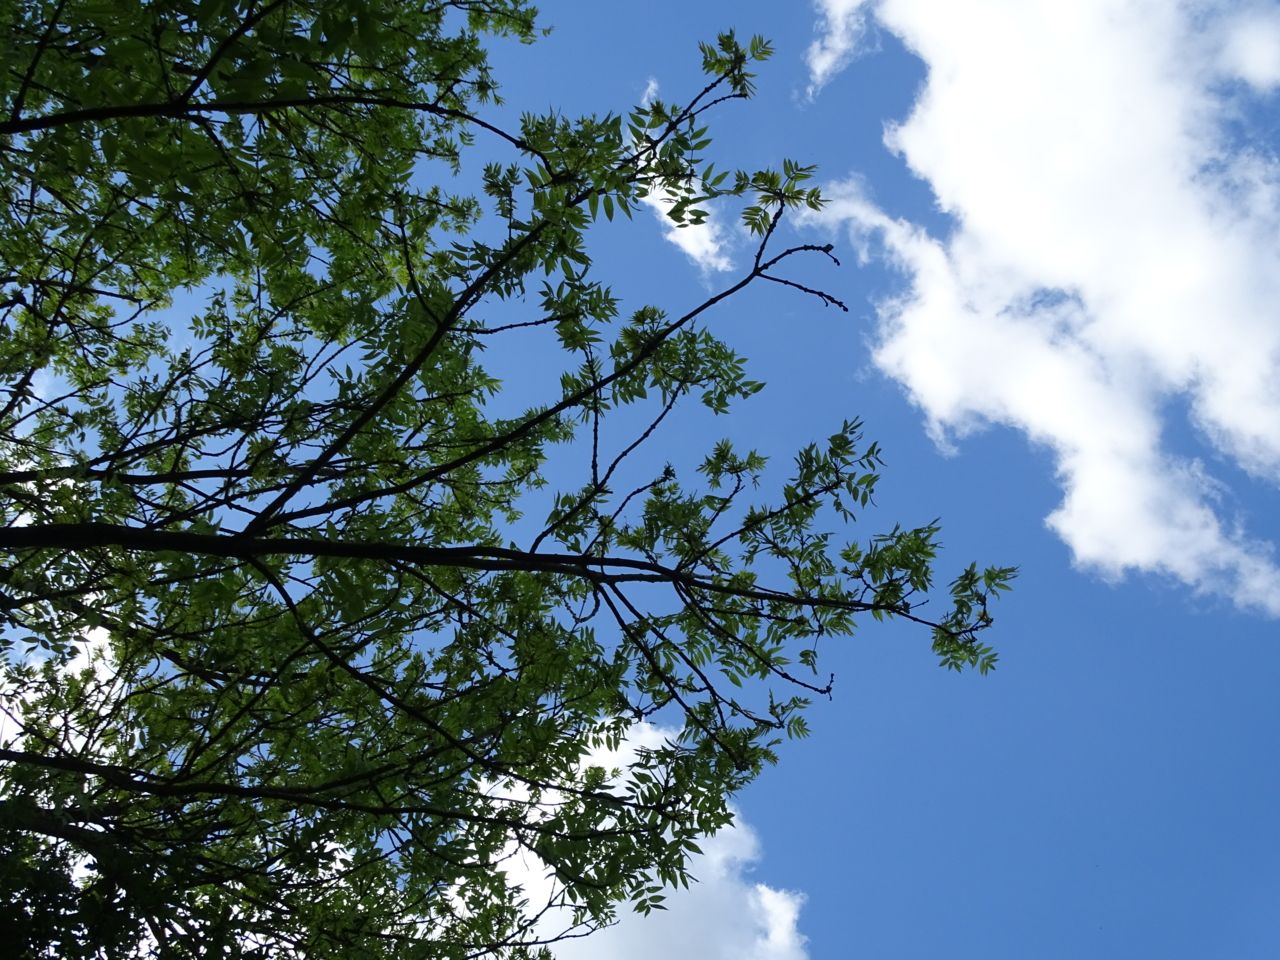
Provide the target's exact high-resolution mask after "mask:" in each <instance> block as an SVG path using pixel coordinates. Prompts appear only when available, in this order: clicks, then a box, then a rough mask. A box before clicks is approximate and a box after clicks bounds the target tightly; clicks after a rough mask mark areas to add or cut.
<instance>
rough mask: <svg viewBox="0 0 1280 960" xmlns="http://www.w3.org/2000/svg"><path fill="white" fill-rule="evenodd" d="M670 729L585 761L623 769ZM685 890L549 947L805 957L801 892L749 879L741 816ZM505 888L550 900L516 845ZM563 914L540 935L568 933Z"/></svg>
mask: <svg viewBox="0 0 1280 960" xmlns="http://www.w3.org/2000/svg"><path fill="white" fill-rule="evenodd" d="M672 735H673V731H670V730H664V729H663V728H661V727H655V726H652V725H650V724H638V725H637V726H636V727H634V728H633V729H632V731H631V734H630V737H629V739H628V741H627V742H624V743H623V744H622V745H621V747H620V749H618V750H616V751H611V752H607V751H603V750H597V751H594V752H593V753H592V754H591V756H590V758H589V763H590V764H592V765H595V766H602V767H604V768H605V769H606V770H621V771H625V770H626V768H627V767H628V766H630V765H631V764H632V763H634V762H635V760H636V751H637V750H638V749H640V748H644V747H648V748H657V747H659V746H660V745H661V744H662V743H663V742H664V741H665V740H666V739H667V738H669V737H670V736H672ZM699 846H700V847H701V848H702V853H701V855H698V856H695V857H694V859H693V861H692V864H691V873H692V874H693V876H694V877H695V878H696V879H697V882H696V883H693V884H691V885H690V886H689V887H688V888H683V887H682V888H677V889H673V890H668V891H666V896H667V900H666V903H665V907H666V909H665V910H658V911H654V912H652V913H650V914H649V915H648V916H640V915H637V914H634V913H623V914H622V915H621V916H620V918H619V921H618V923H616V924H615V925H614V926H611V927H607V928H605V929H603V930H598V931H596V932H594V933H592V934H590V935H589V936H586V937H582V938H580V939H568V940H563V941H561V942H560V943H557V944H556V945H555V947H554V948H553V949H554V953H555V955H556V957H557V960H651V958H652V957H654V956H664V955H665V956H689V957H697V958H699V960H807V958H808V952H807V950H806V949H805V937H804V936H803V935H802V934H801V933H800V931H799V926H798V922H799V917H800V908H801V906H802V905H803V903H804V895H803V894H800V893H797V892H794V891H789V890H779V889H776V888H774V887H770V886H767V885H765V884H763V883H759V882H757V881H755V880H754V879H753V878H752V876H751V873H752V869H753V867H754V865H755V864H756V863H757V862H758V861H759V859H760V841H759V839H758V837H757V836H756V833H755V831H754V830H752V829H751V827H750V826H749V825H748V824H746V823H744V822H743V821H742V819H741V818H740V817H738V818H736V819H735V822H734V823H733V824H732V825H730V826H729V827H727V828H725V829H724V830H721V831H720V832H719V833H718V834H716V835H715V836H714V837H708V838H706V839H704V840H702V841H700V843H699ZM504 870H505V871H506V874H507V877H508V879H509V881H510V882H511V883H514V884H519V885H520V886H521V887H522V889H523V891H524V893H525V895H526V897H527V898H528V900H529V903H530V905H531V908H532V909H534V910H540V909H541V906H542V905H543V904H546V903H548V902H550V901H552V900H554V899H555V893H556V886H555V883H554V881H553V880H552V879H551V878H550V877H549V876H548V875H547V871H546V868H545V865H543V864H542V863H541V862H539V861H538V860H537V858H536V857H534V856H532V855H531V854H529V853H527V852H524V851H519V850H518V849H517V848H516V847H515V846H514V845H513V846H512V848H511V850H510V856H509V859H508V860H507V862H506V863H505V864H504ZM568 927H569V923H568V920H567V913H565V912H564V911H556V910H551V911H548V912H547V913H545V914H544V915H543V916H542V917H541V919H540V922H539V924H538V928H537V929H538V931H539V933H540V935H541V936H547V937H550V936H554V935H555V934H557V933H559V932H561V931H563V930H565V929H567V928H568Z"/></svg>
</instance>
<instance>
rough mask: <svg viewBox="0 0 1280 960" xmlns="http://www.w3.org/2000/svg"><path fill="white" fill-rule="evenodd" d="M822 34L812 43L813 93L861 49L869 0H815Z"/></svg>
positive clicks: (810, 52) (807, 57)
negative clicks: (867, 0) (860, 42)
mask: <svg viewBox="0 0 1280 960" xmlns="http://www.w3.org/2000/svg"><path fill="white" fill-rule="evenodd" d="M814 6H815V7H816V8H817V10H818V17H819V19H818V25H817V26H818V37H817V39H815V40H814V41H813V43H811V44H809V50H808V52H807V53H806V54H805V61H806V62H807V63H808V65H809V90H808V93H809V96H810V97H813V96H815V95H816V94H817V92H818V91H819V90H821V89H822V88H823V87H825V86H826V85H827V83H828V82H829V81H830V80H831V78H832V77H834V76H835V75H836V74H837V73H839V72H840V71H841V70H843V69H844V68H845V67H846V66H848V65H849V61H851V60H852V59H853V57H854V54H855V53H857V52H858V42H859V41H860V40H861V39H862V37H863V33H864V31H865V28H866V12H865V11H866V7H867V2H866V0H814Z"/></svg>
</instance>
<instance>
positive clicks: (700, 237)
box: [640, 77, 733, 276]
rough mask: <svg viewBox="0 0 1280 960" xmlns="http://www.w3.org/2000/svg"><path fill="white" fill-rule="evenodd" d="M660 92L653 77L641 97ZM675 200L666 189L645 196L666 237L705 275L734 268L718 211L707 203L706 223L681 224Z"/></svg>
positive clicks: (647, 100) (650, 97) (643, 99)
mask: <svg viewBox="0 0 1280 960" xmlns="http://www.w3.org/2000/svg"><path fill="white" fill-rule="evenodd" d="M657 95H658V81H657V80H655V79H654V78H653V77H650V78H649V79H648V81H647V82H646V83H645V87H644V94H643V95H642V96H641V98H640V103H641V105H644V106H647V105H648V104H649V103H650V102H651V101H652V100H653V98H654V97H656V96H657ZM675 202H676V198H675V197H674V196H673V195H672V194H671V193H670V192H668V191H666V190H655V191H654V192H653V193H651V194H649V196H647V197H645V198H644V204H645V205H646V206H647V207H649V209H651V210H652V211H653V212H654V215H655V216H656V217H657V218H658V221H659V222H660V223H661V224H662V226H663V231H662V235H663V237H665V238H666V239H667V240H668V241H669V242H671V243H673V244H675V245H676V246H677V247H678V248H679V249H680V250H681V251H682V252H683V253H684V255H685V256H686V257H688V258H689V259H690V260H691V261H692V262H693V264H694V265H695V266H696V267H697V268H698V269H699V270H701V271H702V274H703V276H706V275H707V274H709V273H723V272H724V271H726V270H732V269H733V260H732V258H730V256H729V254H728V252H727V248H728V243H729V241H728V238H727V237H726V236H725V230H724V226H723V224H721V223H720V220H719V219H718V218H717V216H716V212H715V211H714V210H713V209H710V208H709V207H707V206H706V205H705V204H704V205H703V209H704V210H706V211H707V218H706V219H705V220H704V221H703V222H702V223H687V224H684V225H683V226H681V225H679V224H677V223H675V222H674V221H672V220H671V218H670V217H669V216H668V215H667V212H668V210H669V209H670V207H671V205H672V204H673V203H675Z"/></svg>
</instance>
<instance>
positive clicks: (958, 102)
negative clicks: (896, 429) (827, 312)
mask: <svg viewBox="0 0 1280 960" xmlns="http://www.w3.org/2000/svg"><path fill="white" fill-rule="evenodd" d="M1193 6H1194V9H1193ZM874 11H875V15H876V17H877V19H878V20H879V22H880V23H881V25H882V26H884V27H885V28H886V29H888V30H890V31H892V32H894V33H895V34H897V35H898V36H899V37H901V39H902V40H903V41H904V43H905V44H906V45H907V46H908V47H909V48H910V49H911V50H913V51H914V52H915V53H916V54H917V55H918V56H920V57H921V59H922V60H923V61H924V62H925V64H926V65H927V66H928V71H929V72H928V80H927V82H926V84H925V86H924V88H923V89H922V91H921V92H920V94H919V96H918V99H917V100H916V103H915V105H914V108H913V110H912V112H911V114H910V116H909V117H908V118H907V119H906V120H905V121H903V122H902V123H900V124H898V125H896V126H893V127H891V128H890V129H889V130H888V131H887V134H886V143H887V144H888V146H889V147H890V148H891V149H893V150H895V151H896V152H898V153H899V154H900V155H901V156H902V157H903V159H904V160H905V161H906V163H907V164H908V165H909V166H910V168H911V170H912V171H913V172H914V173H915V174H917V175H918V176H920V177H921V178H923V179H925V180H926V181H927V182H928V183H929V184H930V185H931V186H932V188H933V190H934V193H935V195H936V197H937V201H938V203H939V205H940V207H941V208H942V210H943V211H944V212H946V213H947V214H949V215H950V216H951V217H952V218H953V223H954V229H953V230H952V231H951V232H950V234H949V235H947V236H945V237H938V236H933V235H930V234H929V233H928V232H927V231H925V230H924V229H923V228H921V227H919V226H918V225H914V224H911V223H908V222H904V221H902V220H898V219H895V218H893V217H890V216H888V215H886V214H885V213H884V212H883V211H882V210H880V209H879V208H877V207H876V206H874V205H873V204H872V203H870V202H869V201H868V200H867V197H866V194H865V192H864V191H863V190H862V189H861V188H860V186H859V184H858V183H857V182H856V181H849V182H846V183H843V184H837V185H836V186H835V187H834V188H832V189H830V190H829V191H828V193H829V194H830V195H831V196H833V197H834V202H833V204H832V206H831V207H830V209H829V210H828V211H827V212H826V217H827V219H828V220H830V221H832V222H839V223H843V224H847V225H848V227H849V228H850V229H851V230H852V231H853V233H854V234H855V235H856V236H857V237H858V239H859V241H860V242H861V243H863V244H867V243H871V244H879V245H880V247H881V249H882V250H883V252H884V253H885V254H886V255H887V256H888V257H889V258H890V259H891V260H892V261H893V262H894V263H896V265H897V266H898V267H899V268H900V269H901V270H902V271H903V273H904V275H905V277H906V278H907V283H906V288H905V290H904V291H903V292H902V293H901V295H900V296H898V297H896V298H894V299H892V300H890V301H888V302H885V303H883V304H881V308H880V316H881V327H880V338H879V343H878V346H877V349H876V352H875V359H876V362H877V364H878V365H879V366H880V368H881V369H882V370H884V371H885V372H886V373H888V374H889V375H890V376H892V377H894V378H896V379H897V380H899V381H900V382H901V383H902V384H903V385H904V386H905V388H906V389H907V391H908V392H909V393H910V395H911V397H912V399H913V400H914V401H915V402H916V403H917V404H918V405H919V406H920V407H921V408H922V410H923V411H924V412H925V414H926V416H927V418H928V422H929V425H930V428H931V430H932V431H933V433H934V435H935V436H936V437H937V438H938V439H939V440H941V441H943V442H950V441H951V439H952V438H957V437H962V436H963V435H964V433H965V432H966V431H968V430H970V429H973V428H975V427H977V426H980V425H982V424H984V423H1000V424H1007V425H1011V426H1014V427H1016V428H1019V429H1021V430H1022V431H1023V432H1025V433H1026V435H1027V436H1028V437H1030V438H1031V439H1032V440H1034V441H1036V442H1038V443H1041V444H1044V445H1046V446H1048V447H1049V448H1050V449H1052V451H1053V452H1054V454H1055V456H1056V462H1057V467H1058V474H1059V478H1060V480H1061V482H1062V485H1063V488H1064V499H1063V502H1062V504H1061V505H1060V506H1059V508H1058V509H1057V510H1056V511H1054V513H1053V514H1052V515H1051V516H1050V517H1049V519H1048V522H1049V524H1050V526H1051V527H1052V528H1053V529H1054V530H1055V531H1057V532H1058V533H1059V534H1060V535H1061V536H1062V538H1063V539H1064V540H1065V541H1066V542H1067V544H1068V545H1069V546H1070V547H1071V549H1072V551H1073V552H1074V555H1075V557H1076V560H1077V561H1078V562H1079V563H1080V564H1081V565H1083V566H1087V567H1091V568H1095V569H1099V570H1101V571H1103V572H1105V573H1108V574H1113V575H1118V574H1122V573H1124V572H1126V571H1128V570H1143V571H1153V572H1158V573H1162V574H1166V575H1171V576H1173V577H1176V578H1177V579H1179V580H1181V581H1183V582H1184V583H1186V584H1188V585H1191V586H1193V587H1195V588H1197V589H1200V590H1206V591H1213V592H1218V593H1221V594H1224V595H1226V596H1229V597H1231V598H1232V599H1233V600H1235V601H1236V602H1237V603H1238V604H1240V605H1242V606H1245V607H1250V608H1256V609H1262V610H1265V611H1267V612H1269V613H1271V614H1276V615H1280V570H1278V569H1277V567H1276V564H1275V562H1274V560H1273V557H1272V550H1271V547H1270V545H1267V544H1263V543H1260V542H1257V541H1255V540H1252V539H1250V537H1249V536H1248V534H1247V533H1246V532H1245V531H1244V530H1243V528H1242V527H1243V525H1242V523H1241V522H1240V521H1239V520H1238V519H1237V518H1235V517H1233V516H1231V515H1230V511H1228V510H1227V509H1226V508H1224V506H1223V502H1224V499H1225V500H1226V502H1227V503H1229V502H1230V500H1229V498H1224V496H1223V488H1222V486H1221V485H1220V484H1219V483H1217V482H1215V481H1214V480H1213V479H1212V478H1211V477H1210V476H1209V473H1208V471H1207V469H1206V467H1205V466H1204V465H1203V464H1202V463H1200V462H1198V461H1194V460H1188V459H1185V458H1182V457H1179V456H1177V455H1175V454H1174V453H1173V452H1171V451H1170V449H1169V448H1168V445H1167V443H1166V442H1165V439H1166V437H1167V435H1168V432H1169V430H1170V428H1171V427H1175V428H1176V427H1177V424H1175V423H1172V422H1171V421H1170V420H1169V417H1170V414H1169V412H1168V411H1169V410H1170V409H1171V408H1172V409H1177V408H1178V407H1179V406H1183V407H1185V408H1186V409H1189V410H1190V413H1191V418H1192V421H1193V423H1194V426H1195V427H1196V428H1197V430H1198V431H1199V433H1200V435H1201V437H1202V438H1203V439H1204V440H1205V441H1206V442H1207V443H1208V444H1209V445H1210V446H1212V447H1213V448H1214V449H1215V450H1216V451H1217V452H1218V453H1219V454H1220V455H1221V456H1222V457H1224V458H1228V459H1230V460H1231V461H1234V463H1235V464H1237V465H1238V466H1240V467H1241V468H1243V469H1244V470H1246V471H1248V472H1249V473H1251V474H1253V475H1255V476H1256V477H1258V478H1262V479H1264V480H1267V481H1269V482H1272V483H1274V482H1275V481H1277V480H1278V479H1280V322H1277V321H1278V320H1280V317H1278V316H1277V304H1280V239H1278V238H1280V165H1278V164H1277V160H1276V157H1275V155H1274V153H1272V152H1271V151H1270V149H1269V148H1268V147H1266V146H1265V145H1262V144H1258V143H1251V142H1249V137H1248V133H1247V131H1248V129H1249V128H1248V126H1247V116H1248V111H1247V109H1246V108H1248V107H1249V106H1251V105H1252V104H1250V102H1249V101H1250V99H1251V98H1256V97H1258V96H1262V95H1265V92H1266V91H1267V90H1269V89H1271V88H1273V87H1274V86H1275V85H1276V84H1277V83H1280V16H1278V15H1277V14H1276V12H1275V11H1274V9H1272V10H1266V9H1264V8H1261V7H1258V6H1256V5H1250V4H1225V3H1224V4H1207V3H1198V4H1195V5H1192V4H1178V3H1170V2H1168V0H1128V2H1121V0H1076V2H1073V3H1061V2H1059V0H963V2H962V0H955V2H952V3H947V4H938V3H935V2H932V0H883V2H881V3H879V4H877V5H876V6H875V7H874ZM1268 31H1270V32H1268ZM810 64H811V73H812V77H813V79H814V82H818V81H819V80H821V79H823V77H824V75H823V74H821V72H820V71H819V69H817V68H815V67H813V61H812V60H811V61H810ZM1233 81H1244V83H1239V82H1233ZM1228 119H1230V120H1231V123H1232V125H1231V127H1228V126H1227V120H1228ZM1242 129H1244V130H1245V131H1246V134H1245V135H1244V136H1243V137H1242V136H1241V130H1242Z"/></svg>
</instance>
